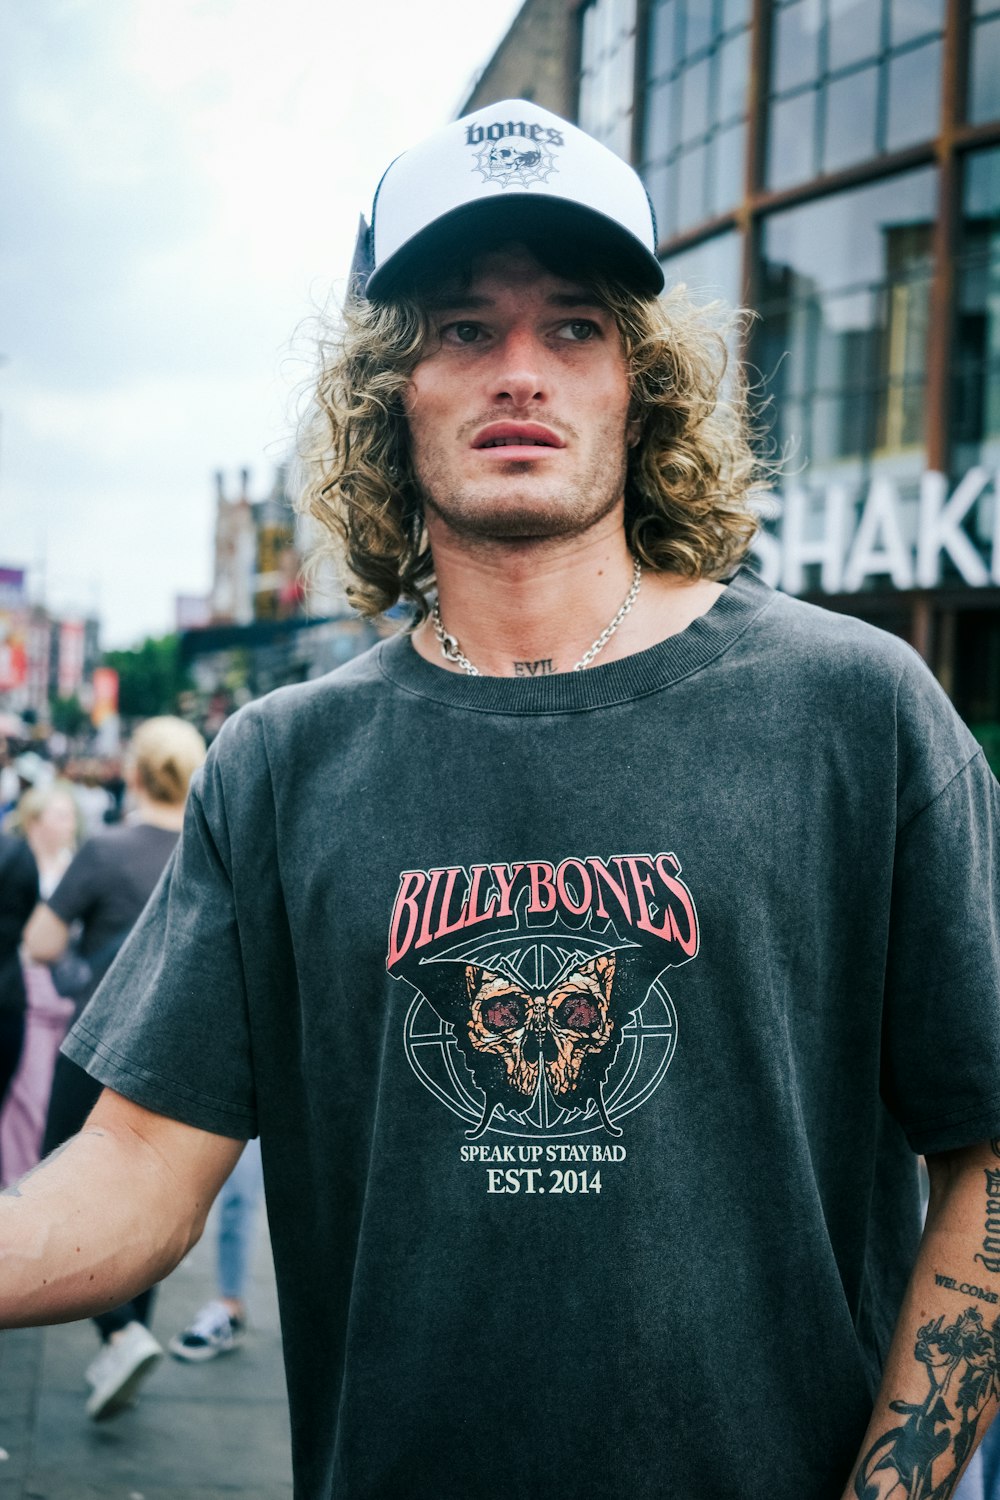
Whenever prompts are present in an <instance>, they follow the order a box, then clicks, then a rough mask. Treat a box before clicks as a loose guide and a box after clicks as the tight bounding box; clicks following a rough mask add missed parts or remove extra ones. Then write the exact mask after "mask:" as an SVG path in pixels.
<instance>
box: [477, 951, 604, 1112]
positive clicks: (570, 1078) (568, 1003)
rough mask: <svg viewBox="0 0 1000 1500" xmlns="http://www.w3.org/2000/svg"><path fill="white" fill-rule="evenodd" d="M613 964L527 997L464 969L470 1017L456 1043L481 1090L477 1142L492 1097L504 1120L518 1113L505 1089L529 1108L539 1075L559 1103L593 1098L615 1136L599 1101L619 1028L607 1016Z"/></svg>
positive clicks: (506, 982)
mask: <svg viewBox="0 0 1000 1500" xmlns="http://www.w3.org/2000/svg"><path fill="white" fill-rule="evenodd" d="M615 957H616V955H615V954H614V953H606V954H602V955H600V957H598V958H595V959H592V960H591V961H590V962H589V963H585V964H582V965H581V966H580V967H578V968H576V969H574V970H573V971H572V972H570V973H568V974H566V975H565V977H564V978H563V979H561V980H560V981H559V983H557V984H555V985H553V986H552V988H551V989H550V990H548V991H547V992H546V993H543V994H532V993H531V992H530V991H528V990H526V989H524V988H522V986H521V985H520V984H518V983H517V982H516V981H515V980H513V979H511V978H509V977H508V976H507V975H505V974H495V973H492V972H491V971H490V970H489V969H481V968H478V967H477V966H476V965H475V964H468V965H466V969H465V985H466V993H467V995H468V1003H469V1018H468V1020H467V1021H466V1023H465V1028H464V1030H465V1035H464V1037H463V1036H461V1035H460V1033H459V1031H458V1030H457V1029H456V1038H457V1039H458V1042H459V1046H460V1047H461V1048H462V1050H463V1052H464V1053H465V1056H466V1058H467V1059H468V1061H469V1062H470V1066H471V1071H472V1074H473V1076H474V1077H475V1079H476V1082H477V1083H479V1084H480V1086H481V1087H484V1088H485V1089H486V1108H485V1111H484V1116H483V1120H482V1122H481V1123H480V1125H479V1127H478V1129H477V1131H476V1134H477V1135H479V1134H481V1133H482V1132H483V1131H484V1130H485V1129H486V1127H487V1125H488V1124H489V1119H490V1117H491V1116H492V1113H493V1109H494V1108H495V1107H496V1102H500V1099H499V1098H497V1096H498V1095H500V1096H501V1097H502V1098H503V1102H505V1103H506V1106H507V1110H508V1113H516V1112H517V1108H516V1103H512V1102H510V1101H509V1098H508V1096H507V1095H505V1094H504V1088H505V1087H506V1089H508V1090H514V1091H515V1092H516V1093H518V1094H521V1095H522V1096H523V1097H524V1102H525V1104H529V1103H530V1102H531V1101H532V1100H533V1099H534V1097H535V1094H536V1093H537V1091H538V1085H539V1075H540V1073H544V1075H545V1081H546V1083H547V1084H548V1087H549V1089H550V1091H551V1093H552V1095H553V1097H554V1099H555V1100H556V1102H557V1103H559V1104H562V1105H563V1106H568V1105H572V1104H574V1103H576V1102H580V1103H581V1104H586V1102H587V1100H588V1099H590V1098H593V1099H594V1101H595V1103H596V1105H597V1108H598V1111H599V1113H600V1116H601V1120H602V1122H603V1124H604V1126H605V1128H606V1129H607V1130H608V1131H610V1133H611V1134H612V1135H620V1134H621V1131H620V1130H619V1129H618V1128H617V1127H616V1126H614V1125H612V1123H611V1121H610V1120H609V1119H608V1115H607V1111H606V1109H605V1107H604V1099H603V1097H602V1094H601V1085H602V1084H603V1083H604V1081H605V1079H606V1078H607V1072H608V1067H609V1066H610V1064H611V1062H613V1061H614V1057H615V1053H616V1052H617V1050H618V1046H617V1033H618V1029H619V1028H618V1025H617V1022H616V1021H615V1018H614V1016H613V1015H612V1013H611V990H612V985H613V983H614V975H615ZM602 1054H604V1058H603V1065H601V1061H600V1060H601V1058H602ZM491 1098H492V1099H494V1100H495V1102H494V1103H493V1104H492V1105H491V1102H490V1101H491Z"/></svg>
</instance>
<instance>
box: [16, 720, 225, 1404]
mask: <svg viewBox="0 0 1000 1500" xmlns="http://www.w3.org/2000/svg"><path fill="white" fill-rule="evenodd" d="M204 758H205V742H204V740H203V739H202V737H201V735H200V734H199V733H198V731H197V730H196V729H194V728H193V727H192V726H191V725H190V724H186V723H185V722H184V721H183V720H182V719H175V718H170V717H163V718H156V719H148V720H147V721H146V722H145V723H144V724H142V725H141V726H140V727H139V729H138V730H137V731H136V733H135V735H134V736H133V738H132V743H131V746H130V748H129V757H128V764H127V770H126V779H127V782H128V788H129V797H130V800H131V802H132V805H133V813H132V815H131V817H130V818H129V820H128V821H127V822H125V823H123V824H119V825H116V826H115V827H112V828H108V829H106V830H104V831H103V832H101V833H99V834H96V835H95V836H94V837H92V838H89V839H87V841H86V842H85V843H84V845H83V846H82V848H81V849H80V851H79V853H78V854H77V855H76V858H75V859H74V860H73V862H72V864H71V865H70V866H69V869H68V870H67V871H66V874H65V875H64V876H63V878H62V880H61V881H60V882H59V885H58V886H57V887H56V889H55V891H54V892H53V893H52V895H51V896H50V897H49V899H48V900H47V901H45V902H42V903H41V904H40V905H39V906H38V908H37V910H36V911H35V913H34V915H33V916H32V918H31V921H30V922H29V924H28V927H27V930H26V932H25V943H26V946H27V949H28V952H29V954H30V955H31V957H32V958H33V959H35V960H37V961H39V962H44V963H49V964H54V963H56V962H57V961H58V960H59V959H61V958H62V957H63V956H64V954H66V952H67V949H68V948H69V945H70V937H71V928H72V925H73V923H74V922H80V923H81V924H82V934H81V938H80V941H79V945H78V958H79V960H81V961H82V963H83V964H85V965H87V966H88V968H89V974H88V975H87V976H86V977H85V978H84V980H83V981H82V983H81V984H80V991H79V996H78V999H77V1002H76V1011H77V1014H79V1012H80V1011H81V1010H82V1009H83V1006H84V1005H85V1003H86V1002H87V1000H88V999H89V998H90V996H91V994H92V993H93V991H94V990H95V989H96V987H97V984H98V982H99V980H100V979H101V978H102V977H103V975H104V973H105V972H106V971H107V970H108V969H109V968H110V967H111V964H112V963H113V961H114V959H115V957H116V956H117V953H118V950H119V949H120V948H121V947H122V945H123V943H124V942H125V939H126V938H127V936H128V934H129V932H130V930H131V928H132V927H133V925H134V924H135V922H136V919H137V918H138V917H139V915H140V913H141V911H142V909H143V907H144V906H145V904H146V902H147V901H148V899H149V897H150V895H151V894H152V891H153V889H154V887H155V885H156V883H157V881H158V880H159V877H160V875H161V873H162V871H163V869H164V867H165V865H166V864H167V861H168V860H169V858H170V855H171V853H172V852H173V848H174V845H175V844H176V842H177V837H178V834H179V833H180V829H181V824H182V822H183V820H184V804H185V801H186V799H187V793H188V788H189V786H190V783H191V777H192V776H193V775H194V773H195V771H196V770H197V769H198V767H199V766H200V765H201V763H202V761H203V760H204ZM99 1093H100V1085H99V1084H97V1083H95V1081H94V1080H93V1079H92V1078H90V1077H89V1075H88V1074H87V1073H85V1072H84V1070H83V1069H82V1068H80V1067H77V1065H76V1064H75V1063H73V1062H71V1061H70V1060H69V1058H67V1057H64V1056H60V1057H59V1059H58V1061H57V1063H56V1068H55V1074H54V1077H53V1082H52V1098H51V1101H50V1104H49V1113H48V1121H47V1124H46V1129H45V1140H44V1151H45V1153H46V1154H48V1152H50V1151H52V1150H54V1149H55V1148H56V1146H59V1145H61V1144H62V1143H63V1142H64V1141H66V1140H68V1139H69V1137H70V1136H72V1135H75V1134H76V1132H77V1131H78V1130H79V1129H80V1128H81V1126H82V1125H83V1123H84V1121H85V1120H86V1117H87V1115H88V1114H89V1112H90V1110H91V1108H92V1107H93V1105H94V1103H95V1102H96V1100H97V1097H98V1095H99ZM152 1306H153V1289H152V1288H149V1289H147V1290H146V1291H144V1292H141V1293H139V1294H138V1295H137V1296H134V1297H132V1298H131V1299H130V1300H129V1301H128V1302H125V1303H123V1304H122V1305H121V1306H119V1307H116V1308H114V1309H112V1311H110V1312H107V1313H102V1314H101V1315H100V1316H98V1317H96V1318H95V1319H94V1322H95V1323H96V1324H97V1327H98V1330H99V1332H100V1334H101V1339H102V1346H101V1350H100V1352H99V1353H98V1355H97V1358H96V1359H95V1360H94V1361H93V1362H92V1364H91V1365H90V1366H89V1367H88V1370H87V1381H88V1383H89V1385H90V1386H91V1394H90V1398H89V1399H88V1401H87V1414H88V1416H90V1417H92V1418H93V1419H94V1420H95V1421H96V1420H100V1419H102V1418H105V1417H110V1416H114V1415H115V1413H117V1412H119V1411H121V1410H122V1409H123V1408H124V1407H125V1406H127V1405H129V1404H130V1403H131V1401H132V1398H133V1396H134V1393H135V1391H136V1389H137V1387H138V1385H139V1384H140V1382H141V1381H142V1380H143V1378H144V1377H145V1376H146V1375H147V1374H148V1373H149V1372H150V1371H151V1370H152V1368H153V1367H154V1365H155V1364H156V1363H157V1362H158V1361H159V1359H160V1358H161V1357H162V1354H163V1350H162V1348H161V1347H160V1345H159V1343H158V1342H157V1340H156V1339H155V1338H154V1337H153V1335H152V1334H151V1333H150V1331H149V1323H150V1318H151V1313H152Z"/></svg>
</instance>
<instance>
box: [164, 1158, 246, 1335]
mask: <svg viewBox="0 0 1000 1500" xmlns="http://www.w3.org/2000/svg"><path fill="white" fill-rule="evenodd" d="M263 1188H264V1176H263V1171H262V1168H261V1160H260V1138H259V1136H255V1137H254V1139H253V1140H250V1141H247V1143H246V1146H245V1147H244V1148H243V1155H242V1156H241V1157H240V1159H239V1161H238V1162H237V1163H236V1165H235V1167H234V1168H233V1170H232V1171H231V1172H230V1174H229V1176H228V1178H227V1179H226V1181H225V1184H224V1185H223V1188H222V1191H221V1192H220V1193H219V1197H218V1206H219V1230H218V1237H217V1239H216V1250H215V1254H216V1278H217V1282H218V1291H219V1295H218V1296H217V1297H214V1298H213V1299H212V1300H211V1301H210V1302H206V1303H205V1305H204V1307H201V1308H199V1309H198V1311H197V1312H196V1313H195V1315H194V1317H193V1318H192V1319H191V1322H190V1323H189V1324H188V1326H187V1327H186V1328H185V1329H183V1330H182V1331H181V1332H180V1333H177V1334H175V1335H174V1337H173V1338H172V1339H171V1340H170V1343H169V1344H168V1345H167V1348H168V1349H169V1350H170V1352H171V1354H173V1355H174V1356H175V1358H177V1359H182V1360H187V1361H188V1362H189V1363H201V1362H203V1361H204V1360H207V1359H215V1358H216V1357H217V1355H219V1354H231V1353H232V1352H233V1350H234V1349H238V1348H239V1347H240V1345H241V1344H242V1343H243V1340H244V1339H245V1338H246V1332H247V1308H246V1288H247V1283H248V1281H249V1279H250V1264H251V1258H252V1256H253V1244H254V1234H255V1231H256V1228H257V1211H258V1209H259V1207H260V1201H261V1195H262V1193H263Z"/></svg>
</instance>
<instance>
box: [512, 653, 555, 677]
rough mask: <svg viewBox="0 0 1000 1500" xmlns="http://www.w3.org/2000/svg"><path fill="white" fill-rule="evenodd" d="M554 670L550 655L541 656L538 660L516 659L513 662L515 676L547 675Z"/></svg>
mask: <svg viewBox="0 0 1000 1500" xmlns="http://www.w3.org/2000/svg"><path fill="white" fill-rule="evenodd" d="M554 671H555V667H554V666H553V665H552V658H551V656H543V657H542V659H541V660H540V661H516V662H515V663H514V676H515V677H548V676H549V674H550V673H552V672H554Z"/></svg>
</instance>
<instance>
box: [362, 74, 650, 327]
mask: <svg viewBox="0 0 1000 1500" xmlns="http://www.w3.org/2000/svg"><path fill="white" fill-rule="evenodd" d="M518 232H521V233H527V234H535V235H537V234H538V233H539V232H541V233H543V234H545V235H552V236H557V237H563V238H565V239H566V241H567V242H568V243H570V244H572V245H573V247H574V249H577V248H578V249H581V250H585V251H587V252H588V253H593V254H594V256H595V259H596V260H597V262H598V263H599V264H600V265H601V266H602V268H603V269H605V270H606V271H607V272H608V273H609V274H611V275H612V276H614V278H615V279H616V280H619V281H621V282H623V283H625V284H626V285H628V286H630V287H632V288H633V289H634V290H636V291H639V292H647V293H650V294H653V293H656V292H659V291H661V290H662V288H663V271H662V269H661V267H660V263H659V261H658V260H657V259H656V219H655V216H654V214H653V209H652V206H651V204H650V201H649V197H648V195H647V193H646V189H645V188H644V186H643V184H642V182H641V181H640V179H639V177H638V176H637V175H636V173H635V172H634V171H633V170H632V168H631V167H630V166H628V165H627V164H626V163H625V162H623V161H622V160H621V158H620V157H618V156H616V155H615V154H614V152H613V151H609V150H608V148H607V146H602V145H601V143H600V142H599V141H595V140H594V138H593V136H589V135H587V134H586V132H585V131H582V130H580V129H578V128H577V126H576V125H571V124H569V123H568V121H566V120H561V119H560V118H559V116H558V115H554V114H551V113H550V112H549V111H548V110H547V109H541V108H540V107H539V106H538V105H537V104H531V103H529V102H528V101H527V100H526V99H505V100H504V101H503V102H502V103H500V104H488V105H486V106H485V107H484V108H483V109H480V110H476V111H475V112H474V113H473V114H471V115H466V116H465V117H464V118H463V119H461V120H455V121H453V123H452V124H450V125H446V126H445V128H444V129H443V130H439V131H437V132H436V133H435V134H434V135H432V136H430V137H429V138H428V139H427V140H425V141H422V142H421V143H420V145H418V146H414V147H412V149H411V150H409V151H405V152H404V153H403V155H402V156H397V158H396V160H395V161H394V162H393V163H392V165H391V166H390V167H389V168H388V170H387V171H386V172H385V175H384V176H383V178H382V181H381V182H380V183H379V186H378V191H377V192H376V194H375V204H374V207H373V209H372V224H371V229H370V230H368V231H367V235H365V236H363V237H362V241H361V242H360V243H359V251H360V254H356V256H355V264H354V273H355V276H356V277H357V279H358V281H359V282H360V281H363V279H364V276H365V273H367V282H366V283H365V286H364V295H365V296H366V297H368V298H369V299H370V300H372V301H379V300H381V299H384V298H386V297H390V296H392V295H393V294H394V293H395V292H399V291H405V290H407V288H408V284H409V282H410V280H411V278H412V276H413V274H414V272H415V271H416V270H417V269H418V267H420V266H423V265H426V264H433V262H434V258H435V257H436V256H437V255H439V254H440V253H442V252H443V251H445V250H448V249H453V248H454V247H455V246H456V244H458V245H459V246H461V248H463V249H465V248H468V249H469V250H470V251H474V250H475V249H476V246H477V244H478V243H482V244H483V245H484V246H487V245H488V244H489V243H491V242H493V243H495V242H496V239H497V237H498V236H503V237H512V238H516V236H517V234H518ZM359 290H360V287H359Z"/></svg>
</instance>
